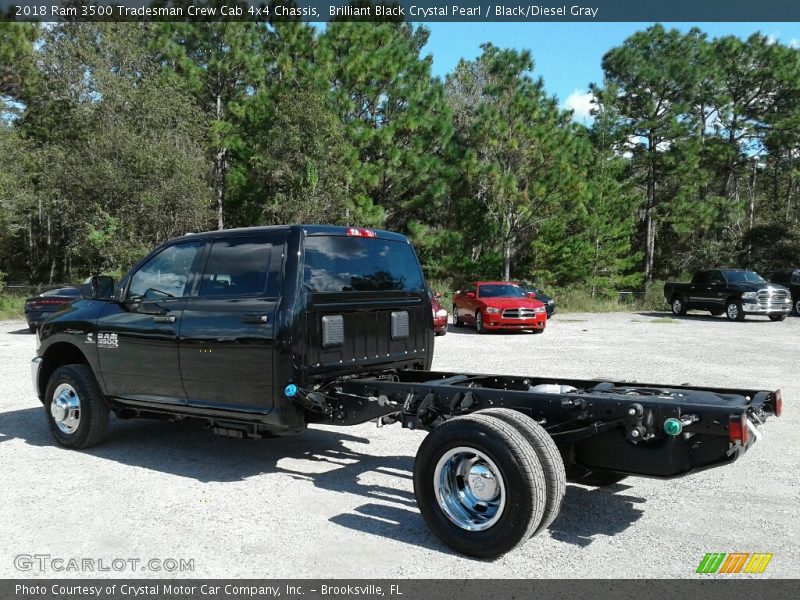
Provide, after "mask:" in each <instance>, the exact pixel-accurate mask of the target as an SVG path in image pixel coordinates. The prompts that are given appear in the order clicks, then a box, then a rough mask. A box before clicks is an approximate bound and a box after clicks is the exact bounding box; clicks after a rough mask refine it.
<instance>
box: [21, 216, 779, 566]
mask: <svg viewBox="0 0 800 600" xmlns="http://www.w3.org/2000/svg"><path fill="white" fill-rule="evenodd" d="M82 295H83V299H81V300H78V301H76V302H74V303H72V304H71V305H69V306H66V307H65V308H63V309H61V310H60V311H59V312H57V313H55V314H54V316H52V317H50V318H48V319H47V320H46V321H45V322H44V323H43V325H42V326H41V328H40V329H39V333H38V335H39V339H40V345H39V348H38V352H37V354H38V356H37V357H36V358H35V359H34V360H33V363H32V366H33V380H34V386H35V388H36V390H37V391H38V394H39V398H40V400H41V401H42V403H43V404H44V409H45V415H46V418H47V420H48V422H49V425H50V429H51V431H52V434H53V436H54V438H55V440H56V441H57V442H58V443H59V444H61V445H62V446H65V447H68V448H86V447H88V446H91V445H93V444H97V443H98V442H100V441H101V440H102V439H103V437H104V435H105V433H106V430H107V427H108V422H109V417H110V414H111V413H114V414H115V415H116V416H117V417H121V418H131V417H151V418H167V419H182V418H194V419H199V420H201V421H203V422H205V423H206V424H207V425H208V426H209V427H210V428H211V429H212V430H213V431H214V432H215V433H219V434H224V435H231V436H236V437H247V438H258V437H269V436H274V435H283V434H288V433H298V432H301V431H303V429H305V427H306V426H307V425H308V424H313V423H324V424H329V425H354V424H358V423H363V422H365V421H368V420H375V419H377V420H378V421H379V423H382V424H387V423H392V422H400V423H401V424H402V426H403V427H404V428H408V429H424V430H427V431H430V433H429V434H428V436H427V437H426V438H425V439H424V441H423V442H422V444H421V446H420V448H419V451H418V453H417V458H416V461H415V465H414V491H415V493H416V497H417V502H418V505H419V509H420V512H421V513H422V516H423V518H424V519H425V521H426V522H427V524H428V525H429V526H430V527H431V529H432V530H433V531H434V533H435V534H436V535H437V536H438V537H439V538H440V539H441V540H443V541H444V542H445V543H446V544H448V545H450V546H451V547H453V548H454V549H456V550H458V551H459V552H462V553H464V554H468V555H471V556H476V557H482V558H491V557H496V556H498V555H500V554H503V553H504V552H507V551H509V550H511V549H512V548H514V547H515V546H517V545H518V544H520V543H522V542H524V541H525V540H527V539H528V538H529V537H531V536H532V535H534V534H536V533H538V532H540V531H542V530H543V529H545V528H546V527H547V526H548V525H549V524H550V523H551V522H552V521H553V519H555V517H556V515H557V514H558V512H559V509H560V507H561V502H562V499H563V497H564V491H565V487H566V481H567V480H574V481H579V482H581V483H585V484H589V485H604V484H608V483H613V482H616V481H619V480H620V479H622V478H624V477H625V476H626V475H641V476H649V477H660V478H669V477H677V476H680V475H684V474H686V473H690V472H693V471H699V470H702V469H707V468H711V467H716V466H721V465H725V464H729V463H731V462H733V461H734V460H736V458H737V457H739V456H741V455H742V454H743V453H744V452H745V451H746V450H748V449H749V448H750V447H751V446H752V444H753V442H754V438H755V436H754V435H753V434H754V433H755V431H756V430H755V427H754V422H756V421H757V422H763V421H764V420H765V419H766V418H767V417H768V416H770V415H779V414H780V412H781V404H782V402H781V395H780V392H779V391H764V390H755V389H748V390H738V389H737V390H732V389H717V388H697V387H689V386H667V385H653V384H641V383H636V384H633V383H624V382H612V381H587V380H577V379H561V378H559V379H554V378H546V377H541V376H535V377H525V376H518V377H517V376H501V375H473V374H467V373H441V372H432V371H429V370H428V369H429V368H430V366H431V360H432V354H433V317H432V312H431V301H430V295H429V294H428V292H427V290H426V286H425V281H424V277H423V275H422V271H421V269H420V265H419V262H418V260H417V257H416V254H415V253H414V250H413V248H412V247H411V245H410V244H409V242H408V240H407V239H406V238H405V237H404V236H402V235H398V234H395V233H389V232H385V231H372V230H367V229H359V228H344V227H332V226H299V225H296V226H285V227H265V228H250V229H241V230H230V231H214V232H208V233H203V234H196V235H187V236H184V237H182V238H178V239H175V240H171V241H169V242H167V243H165V244H163V245H161V246H160V247H158V248H156V249H155V250H154V251H153V252H152V253H151V254H150V255H149V256H147V257H146V258H145V259H143V260H142V261H141V262H139V264H137V265H136V266H135V267H134V268H133V269H132V270H131V271H130V272H129V273H128V274H127V275H125V276H124V277H123V278H122V280H121V281H120V282H119V283H118V284H117V285H116V286H114V285H113V282H112V281H111V280H110V278H107V277H94V278H92V279H91V281H90V282H89V283H87V284H85V285H84V287H83V289H82Z"/></svg>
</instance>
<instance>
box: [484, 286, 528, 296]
mask: <svg viewBox="0 0 800 600" xmlns="http://www.w3.org/2000/svg"><path fill="white" fill-rule="evenodd" d="M478 296H480V297H481V298H520V297H523V298H524V297H525V296H526V294H525V292H524V291H522V288H521V287H519V286H518V285H512V284H510V283H491V284H484V285H482V286H480V288H479V289H478Z"/></svg>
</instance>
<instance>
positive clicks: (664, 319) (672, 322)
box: [649, 317, 680, 325]
mask: <svg viewBox="0 0 800 600" xmlns="http://www.w3.org/2000/svg"><path fill="white" fill-rule="evenodd" d="M649 323H666V324H668V325H680V322H679V321H676V320H675V319H670V318H669V317H659V318H657V319H653V320H652V321H649Z"/></svg>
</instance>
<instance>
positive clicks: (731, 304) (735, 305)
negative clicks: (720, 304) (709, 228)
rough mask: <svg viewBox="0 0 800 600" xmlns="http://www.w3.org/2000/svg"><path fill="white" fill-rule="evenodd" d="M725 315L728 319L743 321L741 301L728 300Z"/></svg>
mask: <svg viewBox="0 0 800 600" xmlns="http://www.w3.org/2000/svg"><path fill="white" fill-rule="evenodd" d="M725 316H726V317H727V318H728V320H729V321H744V310H742V303H741V302H739V301H738V300H728V303H727V304H726V305H725Z"/></svg>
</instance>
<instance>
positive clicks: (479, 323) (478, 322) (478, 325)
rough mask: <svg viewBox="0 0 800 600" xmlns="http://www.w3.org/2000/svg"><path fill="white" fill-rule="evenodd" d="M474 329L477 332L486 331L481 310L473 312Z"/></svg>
mask: <svg viewBox="0 0 800 600" xmlns="http://www.w3.org/2000/svg"><path fill="white" fill-rule="evenodd" d="M475 329H476V330H477V331H478V333H486V327H484V326H483V313H482V312H481V311H478V312H476V313H475Z"/></svg>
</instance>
